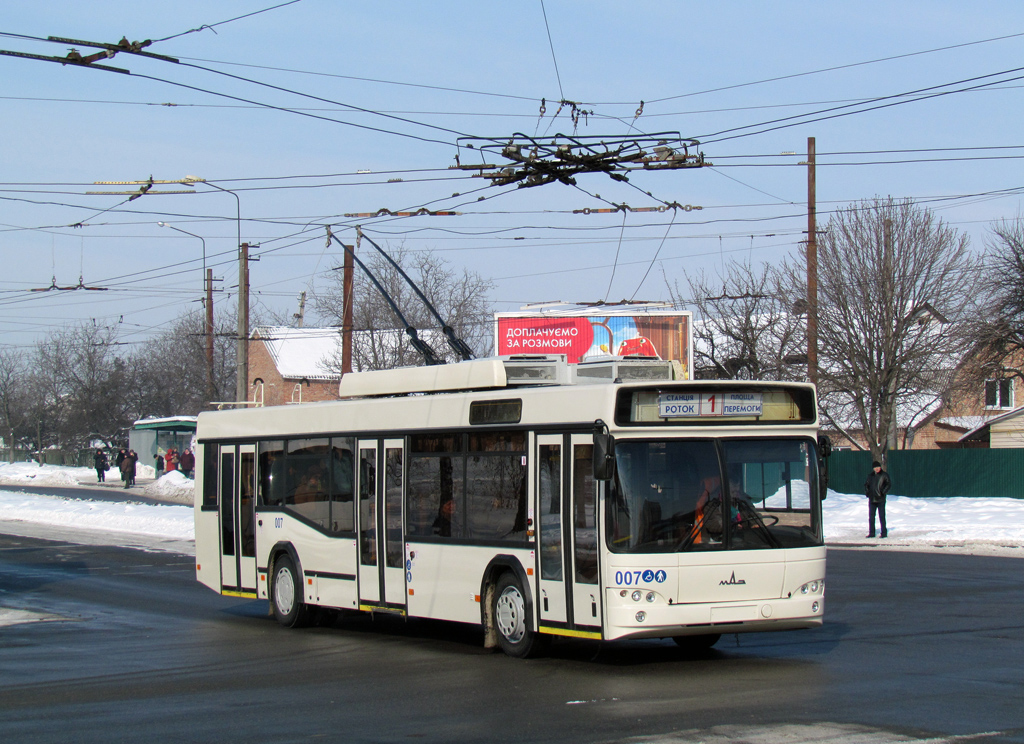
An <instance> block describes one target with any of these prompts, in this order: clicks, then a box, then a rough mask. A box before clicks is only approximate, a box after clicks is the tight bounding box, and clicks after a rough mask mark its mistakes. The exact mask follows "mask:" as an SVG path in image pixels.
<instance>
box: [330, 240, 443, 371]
mask: <svg viewBox="0 0 1024 744" xmlns="http://www.w3.org/2000/svg"><path fill="white" fill-rule="evenodd" d="M326 227H327V241H328V243H329V242H330V241H332V240H333V241H334V242H335V243H337V244H338V245H340V246H341V247H342V248H343V249H344V250H345V252H346V253H348V254H349V255H350V256H352V260H353V261H355V262H356V263H357V264H359V268H360V269H362V270H363V273H365V274H366V276H367V278H368V279H369V280H370V281H371V282H373V286H375V287H376V288H377V291H378V292H380V293H381V296H382V297H383V298H384V300H385V301H386V302H387V303H388V305H389V306H390V307H391V310H392V312H394V314H395V316H396V317H397V318H398V320H399V321H400V322H401V324H402V325H403V326H405V333H406V335H408V336H409V343H410V344H412V347H413V348H414V349H416V351H418V352H419V353H420V354H422V355H423V361H424V362H426V363H427V365H428V366H432V365H437V364H444V360H443V359H440V358H439V357H438V356H437V354H436V353H435V352H434V350H433V349H431V348H430V345H429V344H428V343H427V342H426V341H424V340H423V339H421V338H420V337H419V334H418V333H417V332H416V329H415V328H413V327H412V326H411V325H409V321H407V320H406V319H405V316H404V315H402V311H401V310H399V309H398V305H396V304H395V301H394V300H393V299H391V295H389V294H388V293H387V290H386V289H384V286H383V285H382V284H381V283H380V281H378V279H377V277H376V276H374V275H373V272H372V271H370V269H369V268H367V266H366V264H364V263H363V262H362V261H360V260H359V256H357V255H356V253H355V251H353V250H352V247H351V246H347V245H345V244H344V243H342V242H341V241H340V240H338V236H337V235H335V234H334V233H332V232H331V226H330V225H327V226H326ZM367 240H369V238H367Z"/></svg>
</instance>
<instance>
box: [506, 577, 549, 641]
mask: <svg viewBox="0 0 1024 744" xmlns="http://www.w3.org/2000/svg"><path fill="white" fill-rule="evenodd" d="M493 617H494V627H495V628H497V630H498V645H500V646H501V650H502V651H504V652H505V653H506V654H508V655H509V656H514V657H516V658H518V659H524V658H526V657H528V656H531V655H533V654H536V653H538V652H539V651H540V650H541V649H542V647H543V646H544V645H545V643H544V642H545V641H546V640H547V638H546V637H545V636H542V635H540V634H539V633H537V632H536V631H533V630H530V627H529V621H528V618H527V616H526V597H525V595H524V594H523V590H522V588H521V587H520V586H519V581H518V580H517V579H516V577H515V576H514V575H513V574H512V573H511V572H505V573H503V574H502V575H501V577H500V578H499V579H498V584H497V586H495V588H494V607H493Z"/></svg>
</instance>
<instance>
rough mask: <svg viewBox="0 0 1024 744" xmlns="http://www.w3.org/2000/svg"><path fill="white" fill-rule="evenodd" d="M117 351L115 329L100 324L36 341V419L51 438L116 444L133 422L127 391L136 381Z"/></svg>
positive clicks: (76, 444) (66, 443)
mask: <svg viewBox="0 0 1024 744" xmlns="http://www.w3.org/2000/svg"><path fill="white" fill-rule="evenodd" d="M117 349H118V346H117V332H116V330H115V329H114V328H110V327H105V326H100V325H97V324H95V323H81V324H78V325H75V326H69V327H67V328H63V329H60V330H57V331H54V332H52V333H51V334H50V335H49V336H47V337H46V338H45V339H43V340H41V341H40V342H39V343H37V345H36V348H35V354H34V362H33V371H32V380H33V404H34V407H35V416H34V417H38V420H39V421H40V422H41V423H42V425H43V428H44V430H45V432H47V433H48V435H49V436H48V439H49V441H51V442H52V443H54V444H57V445H58V446H60V447H63V448H70V449H80V448H84V447H88V446H89V445H90V443H91V441H92V440H100V441H103V442H105V443H107V444H112V443H113V442H114V441H116V440H117V439H118V438H119V437H120V436H122V435H123V432H124V431H125V430H126V429H127V428H128V427H129V426H130V425H131V423H132V420H133V418H132V414H133V411H131V410H130V405H129V403H128V400H127V398H126V396H125V391H126V390H128V389H130V388H131V386H133V385H134V384H135V380H134V379H132V376H131V375H130V374H129V367H128V365H126V364H125V360H124V359H123V358H122V357H121V356H119V355H118V353H117ZM40 446H41V445H40Z"/></svg>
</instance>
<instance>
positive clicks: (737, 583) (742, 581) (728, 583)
mask: <svg viewBox="0 0 1024 744" xmlns="http://www.w3.org/2000/svg"><path fill="white" fill-rule="evenodd" d="M746 583H747V582H746V580H745V579H740V580H739V581H736V572H735V571H733V572H732V576H730V577H729V580H728V581H724V580H723V581H719V582H718V585H719V586H740V585H741V584H746Z"/></svg>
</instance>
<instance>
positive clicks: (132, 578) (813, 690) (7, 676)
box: [0, 536, 1024, 744]
mask: <svg viewBox="0 0 1024 744" xmlns="http://www.w3.org/2000/svg"><path fill="white" fill-rule="evenodd" d="M1022 569H1024V562H1022V561H1020V560H1019V559H1012V558H979V557H970V556H959V555H938V554H920V553H895V552H882V551H871V550H861V551H853V550H836V551H831V552H830V554H829V568H828V590H827V605H826V625H825V626H824V627H823V628H821V629H819V630H813V631H796V632H791V633H776V634H753V635H741V636H735V635H734V636H725V637H723V638H722V640H721V641H720V643H719V645H718V646H717V647H716V648H715V649H713V650H712V651H710V652H707V653H705V654H703V655H700V656H697V657H691V656H687V655H686V654H685V653H683V652H682V651H681V650H679V649H678V648H677V647H676V646H675V644H673V643H671V642H662V641H645V642H624V643H607V644H602V643H596V642H584V641H563V642H559V643H556V644H555V645H554V646H553V648H552V650H551V652H550V654H549V655H548V656H546V657H545V658H541V659H536V660H528V661H518V660H514V659H510V658H507V657H505V656H503V655H501V654H499V653H492V652H489V651H485V650H484V649H483V648H482V647H481V637H480V633H479V632H478V631H476V630H474V629H472V628H467V627H464V626H458V625H451V624H442V623H434V622H426V621H409V622H404V621H401V620H396V619H393V618H380V617H378V618H376V619H371V618H369V617H365V616H358V617H354V618H353V617H349V618H345V617H343V618H336V619H331V620H330V621H328V622H325V623H324V624H321V625H319V626H317V627H312V628H307V629H302V630H286V629H283V628H280V627H278V626H277V625H276V624H275V623H274V621H273V620H272V619H270V618H269V617H268V616H267V605H266V603H265V602H258V601H248V600H238V599H231V598H227V597H219V596H217V595H216V594H214V593H213V592H210V591H209V590H208V589H205V588H203V587H200V586H199V585H198V584H196V582H195V580H194V576H193V565H192V559H191V558H189V557H187V556H179V555H175V554H169V553H148V552H143V551H139V550H130V549H122V548H109V547H102V546H81V545H72V544H69V543H62V542H50V541H43V540H38V539H33V538H26V537H7V536H0V736H2V737H3V739H4V740H5V741H11V742H50V741H53V742H57V741H76V742H104V743H109V742H117V741H140V740H145V741H153V742H161V744H162V743H163V742H177V741H202V742H217V741H225V742H228V741H253V742H290V741H308V740H327V741H345V742H382V741H390V742H395V741H403V742H407V741H425V742H484V741H524V742H525V741H529V742H558V743H559V744H562V743H563V742H618V741H624V740H631V741H637V742H682V741H685V742H696V741H702V742H718V741H722V742H724V741H736V740H743V741H748V742H766V743H767V742H799V741H815V742H830V743H831V742H842V743H843V744H853V743H854V742H856V743H857V744H865V743H867V742H875V741H879V742H881V741H912V740H918V739H928V740H929V741H931V742H935V741H949V742H971V741H979V742H1024V681H1022V671H1024V613H1022V609H1024V570H1022ZM634 737H635V738H634Z"/></svg>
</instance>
